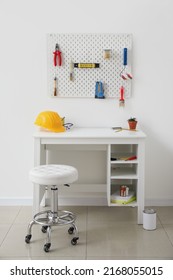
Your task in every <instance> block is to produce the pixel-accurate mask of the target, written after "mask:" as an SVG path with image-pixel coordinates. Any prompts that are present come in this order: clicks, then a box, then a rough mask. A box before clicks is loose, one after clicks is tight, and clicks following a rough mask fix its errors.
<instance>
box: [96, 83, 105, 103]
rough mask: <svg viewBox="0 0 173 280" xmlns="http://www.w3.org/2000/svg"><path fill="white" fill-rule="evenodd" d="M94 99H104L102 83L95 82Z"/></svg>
mask: <svg viewBox="0 0 173 280" xmlns="http://www.w3.org/2000/svg"><path fill="white" fill-rule="evenodd" d="M95 98H99V99H104V98H105V96H104V88H103V83H102V82H96V85H95Z"/></svg>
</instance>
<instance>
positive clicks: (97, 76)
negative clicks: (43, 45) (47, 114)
mask: <svg viewBox="0 0 173 280" xmlns="http://www.w3.org/2000/svg"><path fill="white" fill-rule="evenodd" d="M47 43H48V48H47V49H48V94H49V96H53V93H54V78H55V76H56V77H57V97H91V98H94V96H95V83H96V81H102V82H103V84H104V90H105V96H106V98H119V94H120V87H121V86H122V85H123V86H124V88H125V98H128V97H130V96H131V82H132V81H131V80H130V79H128V80H123V79H122V78H121V76H120V72H121V70H122V68H123V48H125V47H126V48H127V49H128V71H129V72H130V73H131V51H132V35H131V34H48V36H47ZM56 43H58V45H59V47H60V50H61V52H62V66H61V67H59V66H56V67H55V66H54V63H53V52H54V51H55V45H56ZM106 49H109V50H111V52H110V53H111V55H110V59H105V58H104V50H106ZM71 61H72V62H73V63H99V66H100V67H99V68H91V69H86V68H82V69H81V68H74V69H73V79H71V80H70V63H71Z"/></svg>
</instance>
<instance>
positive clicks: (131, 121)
mask: <svg viewBox="0 0 173 280" xmlns="http://www.w3.org/2000/svg"><path fill="white" fill-rule="evenodd" d="M137 123H138V122H137V120H136V118H130V119H128V124H129V128H130V129H131V130H132V129H136V126H137Z"/></svg>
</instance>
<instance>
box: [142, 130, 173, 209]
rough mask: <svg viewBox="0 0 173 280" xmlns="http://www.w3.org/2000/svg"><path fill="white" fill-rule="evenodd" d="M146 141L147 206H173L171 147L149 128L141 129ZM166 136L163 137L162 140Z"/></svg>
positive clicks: (172, 151) (172, 155)
mask: <svg viewBox="0 0 173 280" xmlns="http://www.w3.org/2000/svg"><path fill="white" fill-rule="evenodd" d="M143 130H144V131H145V133H146V135H147V139H146V159H145V162H146V171H145V175H146V180H145V201H146V204H147V205H153V206H172V205H173V164H172V162H173V161H172V157H173V147H172V149H171V147H170V145H169V146H168V145H167V144H166V141H165V142H164V141H162V140H161V138H160V137H159V135H158V137H157V134H156V133H155V132H154V130H151V128H148V127H143ZM165 137H166V135H165V136H164V139H166V138H165Z"/></svg>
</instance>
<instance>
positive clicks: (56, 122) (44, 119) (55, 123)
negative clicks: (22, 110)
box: [34, 111, 66, 132]
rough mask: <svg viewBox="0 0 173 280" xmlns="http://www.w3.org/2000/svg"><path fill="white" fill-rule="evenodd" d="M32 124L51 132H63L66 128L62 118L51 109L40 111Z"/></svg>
mask: <svg viewBox="0 0 173 280" xmlns="http://www.w3.org/2000/svg"><path fill="white" fill-rule="evenodd" d="M34 124H36V125H38V126H41V127H43V128H45V129H47V130H50V131H52V132H64V131H65V130H66V129H65V127H64V126H63V120H62V118H61V117H60V116H59V115H58V113H56V112H53V111H44V112H41V113H40V114H39V115H38V116H37V118H36V120H35V122H34Z"/></svg>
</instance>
